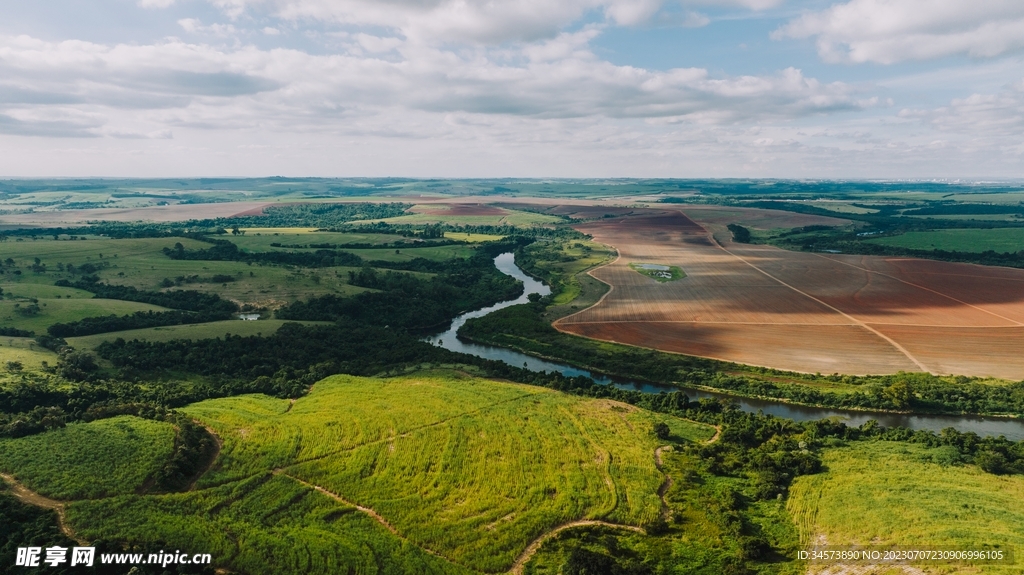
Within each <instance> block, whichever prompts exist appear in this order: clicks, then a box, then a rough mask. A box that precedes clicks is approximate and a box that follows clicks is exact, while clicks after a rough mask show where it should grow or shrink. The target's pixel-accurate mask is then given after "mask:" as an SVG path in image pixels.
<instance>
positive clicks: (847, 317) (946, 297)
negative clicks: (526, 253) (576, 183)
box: [555, 206, 1024, 379]
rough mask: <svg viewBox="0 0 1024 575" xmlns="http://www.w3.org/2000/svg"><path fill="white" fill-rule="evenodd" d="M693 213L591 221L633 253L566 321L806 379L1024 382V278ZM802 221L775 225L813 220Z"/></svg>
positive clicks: (592, 227)
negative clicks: (727, 232) (737, 235)
mask: <svg viewBox="0 0 1024 575" xmlns="http://www.w3.org/2000/svg"><path fill="white" fill-rule="evenodd" d="M683 209H684V210H685V211H686V212H687V214H688V215H691V216H693V219H691V218H690V217H688V216H687V214H684V213H682V212H681V211H679V210H678V209H674V208H666V209H647V210H643V209H638V210H635V211H634V212H633V214H632V215H629V216H625V217H621V218H615V219H609V220H602V221H597V222H590V223H586V224H580V225H579V226H577V227H578V229H580V230H581V231H584V232H586V233H589V234H592V235H593V236H594V239H595V240H596V241H599V242H601V243H605V244H608V245H611V246H614V247H615V248H617V249H618V251H619V258H618V259H617V260H616V261H614V262H613V263H611V264H608V265H606V266H604V267H601V268H598V269H596V270H594V271H593V272H591V275H593V276H594V277H595V278H597V279H599V280H601V281H603V282H605V283H607V284H609V285H610V286H612V289H611V290H610V291H609V292H608V294H607V295H606V296H605V297H604V298H603V299H602V300H601V301H600V302H598V303H597V304H596V305H594V306H592V307H590V308H588V309H585V310H583V311H580V312H578V313H576V314H573V315H571V316H568V317H565V318H562V319H561V320H558V321H557V322H556V323H555V327H556V328H557V329H559V330H561V331H564V332H567V333H572V334H576V335H581V336H584V337H590V338H594V339H600V340H605V341H614V342H618V343H623V344H629V345H636V346H641V347H648V348H654V349H660V350H664V351H670V352H677V353H684V354H688V355H696V356H702V357H710V358H715V359H722V360H726V361H734V362H738V363H746V364H751V365H759V366H768V367H774V368H779V369H786V370H792V371H800V372H810V373H813V372H821V373H849V374H882V373H895V372H898V371H928V372H931V373H936V374H957V375H975V376H985V377H1001V378H1006V379H1024V354H1021V353H1020V351H1019V350H1020V349H1022V348H1024V270H1014V269H1008V268H992V267H985V266H976V265H970V264H956V263H947V262H937V261H928V260H915V259H907V258H884V257H874V256H854V255H825V254H813V253H804V252H790V251H785V250H781V249H778V248H775V247H771V246H763V245H749V244H735V243H732V242H729V241H726V240H723V238H722V235H721V234H719V235H718V236H717V237H718V239H717V240H716V239H715V238H714V237H712V235H711V233H710V232H709V229H715V228H716V227H718V226H721V225H722V220H721V217H722V216H721V214H719V213H715V214H714V215H713V216H712V218H711V219H712V220H713V221H711V222H706V223H705V222H703V221H702V220H701V217H702V216H703V215H704V214H707V213H708V212H707V211H704V210H700V209H698V210H691V209H690V207H689V206H687V207H685V208H683ZM789 215H793V214H789ZM747 216H748V218H751V219H753V218H754V216H753V215H751V214H747ZM797 216H799V214H797ZM756 217H761V216H756ZM763 217H764V218H769V217H770V214H769V215H765V216H763ZM695 220H697V221H695ZM794 221H797V220H792V219H790V220H786V222H785V223H784V224H779V225H774V226H771V227H782V226H783V225H809V224H807V223H802V220H800V221H801V223H798V224H794V223H793V222H794ZM698 222H699V223H698ZM702 224H703V225H702ZM641 262H642V263H656V264H664V265H673V266H679V267H681V268H682V269H683V271H684V272H685V273H686V277H684V278H682V279H680V280H677V281H672V282H666V283H659V282H657V281H655V280H653V279H651V278H648V277H646V276H644V275H641V274H639V273H637V272H635V271H633V270H632V269H630V268H629V264H630V263H641Z"/></svg>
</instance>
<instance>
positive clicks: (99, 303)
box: [0, 298, 165, 335]
mask: <svg viewBox="0 0 1024 575" xmlns="http://www.w3.org/2000/svg"><path fill="white" fill-rule="evenodd" d="M36 299H37V300H38V301H37V302H35V303H33V302H31V301H29V300H0V327H13V328H16V329H24V330H28V331H33V332H35V333H36V334H37V335H39V334H43V333H46V328H47V327H48V326H50V325H52V324H55V323H59V322H70V321H78V320H80V319H83V318H87V317H95V316H101V315H111V314H114V315H128V314H131V313H135V312H137V311H160V310H164V309H165V308H162V307H159V306H155V305H149V304H145V303H136V302H130V301H121V300H113V299H49V298H36Z"/></svg>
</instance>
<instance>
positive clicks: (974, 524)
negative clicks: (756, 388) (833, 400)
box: [787, 441, 1024, 574]
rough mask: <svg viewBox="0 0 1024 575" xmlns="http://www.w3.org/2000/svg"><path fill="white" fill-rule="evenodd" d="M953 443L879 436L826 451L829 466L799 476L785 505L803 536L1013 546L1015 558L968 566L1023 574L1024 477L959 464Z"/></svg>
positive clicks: (840, 541) (819, 540) (810, 541)
mask: <svg viewBox="0 0 1024 575" xmlns="http://www.w3.org/2000/svg"><path fill="white" fill-rule="evenodd" d="M947 449H949V448H937V449H928V448H925V447H923V446H920V445H915V444H908V443H896V442H892V443H890V442H881V441H879V442H856V443H852V444H850V446H848V447H842V448H837V449H829V450H827V451H825V453H824V457H823V459H824V463H825V467H826V469H827V471H826V472H824V473H820V474H817V475H805V476H802V477H798V478H797V479H796V480H795V481H794V482H793V486H792V487H791V489H790V497H789V501H788V503H787V507H788V509H789V511H790V513H791V514H792V515H793V519H794V521H796V524H797V527H798V529H799V532H800V539H801V543H802V544H803V545H815V544H827V545H858V544H860V545H863V544H873V545H905V546H915V545H927V546H934V547H942V548H947V547H948V548H961V549H989V548H994V547H998V548H1002V549H1007V548H1015V549H1016V550H1018V558H1017V562H1018V564H1017V565H1015V566H1007V565H987V566H984V567H981V566H975V567H974V568H973V569H971V570H970V571H969V572H971V573H1007V574H1009V573H1019V572H1020V561H1021V559H1020V557H1019V550H1020V549H1024V478H1022V477H1021V476H1019V475H1015V476H998V475H991V474H987V473H985V472H983V471H981V470H980V469H978V468H977V467H976V466H974V465H957V464H956V463H955V462H953V461H951V460H950V453H949V452H948V451H946V450H947ZM960 568H962V566H960V567H958V566H957V565H956V564H952V565H950V566H946V567H945V568H938V567H937V566H933V567H930V568H929V571H930V572H931V571H934V572H940V573H950V572H963V571H960Z"/></svg>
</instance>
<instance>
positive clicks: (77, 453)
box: [0, 416, 174, 500]
mask: <svg viewBox="0 0 1024 575" xmlns="http://www.w3.org/2000/svg"><path fill="white" fill-rule="evenodd" d="M173 450H174V428H173V427H172V426H171V424H169V423H163V422H156V421H150V420H147V419H139V418H137V417H131V416H121V417H114V418H111V419H102V420H99V421H93V422H91V423H73V424H71V425H68V426H67V427H65V428H63V429H58V430H55V431H49V432H46V433H42V434H39V435H32V436H29V437H23V438H20V439H0V471H3V472H4V473H9V474H11V475H13V476H14V477H15V478H16V479H17V480H18V481H20V482H21V483H22V484H24V485H25V486H26V487H28V488H29V489H31V490H33V491H35V492H37V493H39V494H41V495H43V496H45V497H51V498H54V499H62V500H63V499H98V498H101V497H113V496H116V495H128V494H131V493H134V492H135V491H136V490H137V489H139V488H141V487H142V486H143V484H144V483H145V482H146V480H147V479H149V478H150V477H151V476H152V475H153V474H154V473H156V471H157V470H158V469H159V468H160V466H161V465H163V464H164V462H166V461H167V460H168V459H169V458H170V457H171V454H172V452H173Z"/></svg>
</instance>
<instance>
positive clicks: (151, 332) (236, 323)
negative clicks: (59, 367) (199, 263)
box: [0, 319, 328, 349]
mask: <svg viewBox="0 0 1024 575" xmlns="http://www.w3.org/2000/svg"><path fill="white" fill-rule="evenodd" d="M286 323H301V324H305V325H312V324H317V323H323V324H327V323H328V322H314V321H300V322H290V321H287V320H283V319H265V320H264V319H261V320H259V321H240V320H225V321H211V322H209V323H197V324H187V325H169V326H165V327H151V328H147V329H130V330H127V331H112V332H110V333H98V334H96V335H85V336H81V337H69V338H67V342H68V345H70V346H72V347H76V348H79V349H93V348H95V347H96V346H98V345H99V344H101V343H103V342H105V341H113V340H115V339H117V338H119V337H120V338H123V339H124V340H126V341H131V340H133V339H138V340H142V341H171V340H175V339H211V338H215V337H224V336H226V335H229V334H230V335H240V336H243V337H245V336H251V335H264V336H269V335H272V334H274V333H276V332H277V330H278V329H280V327H281V326H282V325H284V324H286ZM2 341H3V339H2V338H0V342H2Z"/></svg>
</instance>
